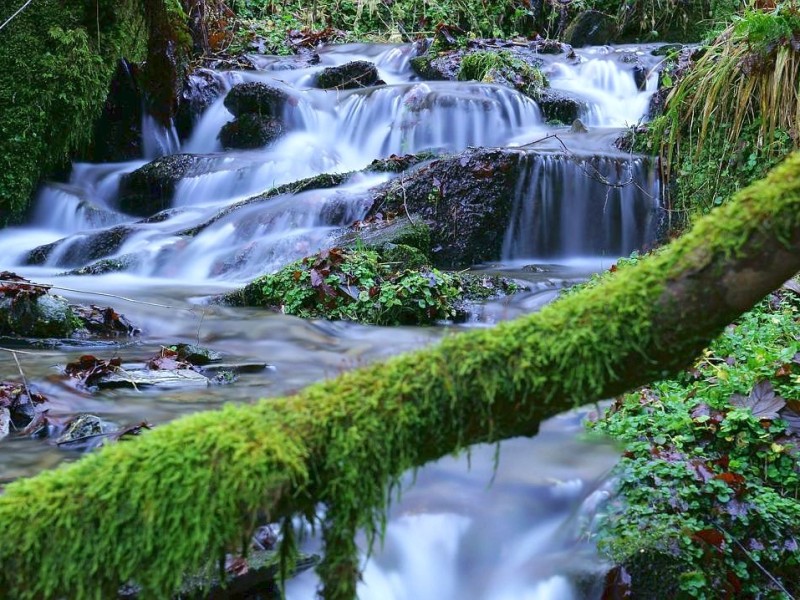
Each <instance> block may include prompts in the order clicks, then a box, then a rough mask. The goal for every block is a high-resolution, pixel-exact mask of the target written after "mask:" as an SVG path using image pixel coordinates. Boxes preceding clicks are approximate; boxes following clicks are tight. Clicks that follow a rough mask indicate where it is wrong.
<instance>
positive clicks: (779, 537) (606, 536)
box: [589, 293, 800, 598]
mask: <svg viewBox="0 0 800 600" xmlns="http://www.w3.org/2000/svg"><path fill="white" fill-rule="evenodd" d="M798 331H800V302H798V299H797V298H794V297H792V296H790V295H789V294H788V293H776V294H773V295H772V296H771V297H770V298H768V299H767V300H765V301H764V302H762V303H761V304H759V305H758V306H757V307H756V308H755V309H754V310H753V311H751V312H749V313H747V314H745V315H744V316H743V317H742V318H741V319H740V320H739V321H737V323H735V324H734V325H731V326H730V327H728V328H727V329H726V330H725V332H724V333H723V334H722V335H721V336H720V337H719V338H718V339H717V340H716V341H714V342H713V343H712V344H711V346H710V347H709V349H708V350H707V351H706V352H705V353H704V354H703V357H702V358H701V359H700V360H699V362H697V363H696V364H695V365H694V366H693V368H691V369H690V370H689V371H688V372H685V373H683V374H682V375H680V376H678V377H677V378H675V379H671V380H666V381H661V382H659V383H656V384H654V385H652V386H648V387H646V388H642V389H641V390H639V391H637V392H635V393H632V394H628V395H626V396H624V397H622V398H619V399H617V400H616V401H615V402H614V404H613V405H612V407H611V409H610V410H609V411H608V412H607V413H606V415H605V416H604V417H603V418H602V419H600V420H599V421H597V422H595V423H591V424H590V425H589V426H590V427H591V428H592V429H594V430H595V431H601V432H603V433H605V434H607V435H610V436H611V437H612V438H614V439H615V440H618V441H620V442H621V443H622V444H623V446H624V454H623V458H622V459H621V461H620V464H619V465H618V467H617V469H616V476H617V489H618V496H617V499H616V500H614V501H613V502H612V503H611V504H610V505H609V506H608V507H607V513H606V515H605V516H604V517H603V518H602V520H601V523H600V530H599V531H600V535H599V543H600V547H601V548H602V549H603V550H604V551H605V552H607V553H608V554H609V555H610V556H611V557H612V558H613V559H614V560H616V561H617V562H619V563H622V564H631V563H632V562H635V561H633V560H632V559H633V557H635V556H637V555H638V554H640V553H643V552H644V553H645V554H647V555H669V556H672V557H673V565H677V566H678V568H677V570H676V573H674V574H673V575H674V577H675V578H676V579H677V580H676V581H675V582H674V584H675V586H676V587H677V588H678V589H680V590H681V593H682V594H683V595H685V596H687V597H696V598H719V597H737V598H739V597H767V598H772V597H775V598H777V597H782V596H781V593H782V592H784V591H785V590H786V589H789V590H794V591H793V593H795V594H796V593H797V592H798V591H800V578H798V576H797V574H796V573H797V569H798V566H800V547H799V546H798V542H800V502H798V495H799V494H800V468H798V456H800V338H799V337H798ZM634 571H635V569H634ZM765 572H766V573H768V574H769V575H765ZM635 577H636V573H635V572H634V581H633V585H634V591H635V589H636V588H635V585H636V581H635ZM782 588H784V589H782Z"/></svg>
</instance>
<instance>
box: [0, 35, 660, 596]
mask: <svg viewBox="0 0 800 600" xmlns="http://www.w3.org/2000/svg"><path fill="white" fill-rule="evenodd" d="M649 50H650V48H635V47H619V48H609V47H603V48H589V49H584V50H582V51H578V53H577V57H576V58H573V59H566V58H564V57H561V56H547V57H542V58H543V59H545V66H544V70H545V71H546V73H547V75H548V77H549V79H550V82H551V86H552V87H553V88H555V89H557V90H561V91H563V92H566V93H570V94H573V95H576V96H578V97H579V98H581V99H582V100H583V102H584V104H585V109H584V112H583V114H582V117H581V118H582V121H583V122H584V123H585V124H586V125H587V126H588V127H589V132H588V133H573V132H570V131H569V128H566V127H558V126H552V125H549V124H547V123H545V122H544V119H543V116H542V111H541V110H540V107H539V106H538V105H537V104H536V102H534V101H533V100H531V99H529V98H527V97H525V96H522V95H521V94H519V93H517V92H516V91H514V90H511V89H508V88H505V87H501V86H497V85H491V84H486V83H477V82H447V81H442V82H424V81H419V80H418V79H417V78H416V77H415V76H414V74H413V72H412V71H411V70H410V68H409V59H410V58H411V57H412V55H413V52H414V49H413V47H412V46H410V45H407V46H366V45H346V46H334V47H327V48H322V49H321V50H320V52H319V53H320V56H321V61H320V63H319V64H318V65H316V66H313V67H305V68H299V69H294V70H286V69H285V68H284V67H285V64H286V63H285V59H280V58H277V57H262V56H260V57H254V59H253V60H254V62H255V63H256V65H257V66H258V69H257V70H254V71H226V72H213V73H210V74H209V76H210V77H213V78H214V79H215V80H216V81H217V82H218V83H219V85H220V86H221V87H222V88H223V89H224V90H229V89H230V88H231V86H233V85H235V84H236V83H241V82H247V81H262V82H266V83H269V84H270V85H274V86H278V87H280V88H282V89H283V90H284V91H286V93H287V94H288V95H289V96H290V98H291V101H290V102H288V103H287V105H286V108H285V114H284V115H283V122H284V124H285V127H286V131H287V133H286V134H285V135H284V136H283V137H281V138H280V139H279V140H278V141H276V142H275V143H274V144H273V145H272V146H270V147H268V148H265V149H261V150H254V151H246V152H245V151H235V152H234V151H228V152H223V151H222V148H221V146H220V144H219V141H218V138H217V136H218V133H219V131H220V128H221V127H222V126H223V125H224V124H225V123H227V122H228V121H230V120H231V119H233V116H232V115H231V114H230V113H229V112H228V111H227V109H226V108H225V107H224V105H223V103H222V98H220V99H218V100H216V101H215V102H214V103H213V104H212V105H211V106H209V107H208V108H207V110H205V112H204V113H203V114H202V116H201V117H200V119H199V120H198V122H196V123H195V124H194V128H193V132H192V134H191V136H190V137H189V138H188V139H186V140H184V141H183V142H180V141H179V139H178V136H177V133H176V132H175V130H174V129H167V130H165V129H164V128H162V127H160V126H158V125H157V124H156V123H155V121H154V120H152V119H151V118H150V117H145V120H144V122H143V124H142V131H143V144H142V147H143V149H144V153H145V156H144V157H142V159H141V160H134V161H130V162H125V163H108V164H87V163H79V164H75V165H74V167H73V169H72V172H71V175H70V178H69V180H68V181H66V182H60V183H52V184H48V185H46V186H44V187H43V188H42V190H41V192H40V194H39V197H38V199H37V200H36V204H35V207H34V209H33V211H32V213H31V218H30V220H29V222H28V223H27V224H26V225H25V226H22V227H13V228H7V229H4V230H0V271H2V270H9V271H15V272H17V273H19V274H21V275H24V276H26V277H28V278H30V279H34V280H36V281H40V282H47V283H52V284H53V285H54V286H56V289H55V290H54V291H55V292H57V293H60V294H62V295H65V296H67V297H68V298H70V299H71V300H74V301H78V302H84V303H88V302H93V303H97V304H104V305H107V304H112V305H114V306H115V307H116V308H117V310H119V311H120V312H123V313H125V315H126V316H127V317H128V318H129V319H130V320H131V321H133V322H134V323H136V324H137V325H139V326H140V327H141V328H142V330H143V335H142V336H141V338H140V339H139V340H138V341H136V342H135V343H133V344H130V345H123V346H114V347H99V348H98V347H94V348H91V352H93V353H94V354H96V355H98V356H100V357H104V358H109V357H110V356H112V355H115V354H118V355H120V356H121V357H122V358H123V360H124V362H125V363H141V362H144V361H145V360H146V359H147V358H148V357H149V356H152V355H153V354H154V353H155V352H156V351H158V349H159V348H160V347H161V345H168V344H173V343H177V342H199V343H200V344H203V345H207V346H209V347H211V348H214V349H216V350H218V351H220V352H222V353H223V354H224V355H225V358H226V359H228V360H231V361H238V362H266V363H269V365H270V366H269V368H267V369H266V370H264V371H263V372H260V373H251V374H243V375H241V376H240V378H239V380H238V381H237V382H236V383H234V384H233V385H228V386H212V387H209V388H208V389H203V390H202V391H198V389H197V388H193V389H180V388H178V389H168V390H164V389H161V390H145V389H141V390H131V389H116V390H109V391H103V392H101V393H94V394H92V393H88V392H87V391H85V390H82V389H80V388H78V387H76V386H75V385H74V384H72V383H71V382H70V381H69V380H67V379H66V378H65V376H64V375H63V374H62V370H63V365H64V364H65V363H67V362H69V361H71V360H74V359H75V358H76V357H77V356H78V355H80V354H82V353H84V352H86V349H85V348H82V347H75V346H73V347H70V346H58V347H55V348H52V349H45V350H36V351H32V352H31V353H29V354H18V355H17V358H18V359H19V361H20V368H21V369H22V371H24V374H25V376H26V378H27V380H28V381H29V382H30V383H32V384H34V385H35V386H36V387H38V388H39V389H40V391H41V392H42V393H44V394H45V395H46V396H48V397H49V398H50V399H51V404H50V414H51V415H52V416H54V417H59V416H67V415H73V414H75V413H79V412H88V413H92V414H96V415H98V416H100V417H102V418H103V419H105V420H108V421H110V422H113V423H116V424H119V425H129V424H133V423H137V422H140V421H143V420H145V421H149V422H151V423H160V422H164V421H167V420H169V419H172V418H175V417H177V416H180V415H181V414H185V413H188V412H192V411H197V410H202V409H207V408H214V407H217V406H219V405H220V404H221V403H223V402H230V401H232V402H249V401H252V400H254V399H256V398H259V397H265V396H267V397H269V396H277V395H281V394H287V393H291V392H293V391H295V390H298V389H300V388H302V387H303V386H305V385H307V384H309V383H311V382H313V381H317V380H319V379H321V378H325V377H332V376H335V375H336V374H338V373H340V372H342V371H343V370H346V369H350V368H353V367H357V366H359V365H362V364H366V363H368V362H371V361H374V360H376V359H380V358H382V357H386V356H388V355H390V354H394V353H398V352H402V351H406V350H410V349H414V348H418V347H420V346H423V345H425V344H430V343H434V342H435V341H436V340H438V339H440V338H441V337H442V336H443V335H447V334H449V333H451V332H453V331H460V330H463V329H468V328H470V327H480V326H486V325H490V324H492V323H495V322H497V321H499V320H503V319H508V318H513V317H515V316H518V315H520V314H524V313H527V312H530V311H533V310H536V309H537V308H539V307H540V306H541V305H543V304H544V303H546V302H548V301H550V300H552V299H553V298H554V297H555V295H556V294H557V292H558V290H559V289H560V288H562V287H563V286H565V285H569V284H571V283H573V282H575V281H579V280H582V279H584V278H585V277H587V276H588V275H589V274H590V273H591V272H593V271H596V270H598V269H602V268H606V267H608V266H610V265H611V264H612V263H613V262H614V260H615V259H616V258H617V257H619V256H622V255H626V254H628V253H630V252H631V251H633V250H637V249H641V248H643V247H646V246H647V245H648V244H650V243H652V242H653V240H654V238H655V235H656V230H657V226H658V206H659V189H658V185H657V184H656V183H655V181H656V178H655V176H654V165H653V164H652V162H651V161H649V159H646V158H643V157H636V156H629V155H625V154H624V153H621V152H619V151H618V150H615V149H614V147H613V146H612V143H611V142H612V141H613V139H614V138H615V137H616V136H617V135H618V134H619V133H620V131H621V128H623V127H625V126H626V125H630V124H633V123H635V122H636V121H638V120H640V119H642V118H643V117H644V115H645V112H646V108H647V103H648V101H649V98H650V96H651V94H652V93H653V91H654V90H655V85H656V79H657V76H656V75H655V74H653V73H649V74H648V76H647V77H646V78H645V79H644V80H640V81H639V85H637V82H636V79H635V77H634V71H633V67H632V66H631V63H630V59H631V58H636V60H638V61H639V63H640V64H643V65H644V66H645V72H646V73H647V70H648V69H652V68H653V67H654V66H655V65H656V63H657V62H658V59H657V58H656V57H653V56H651V55H650V53H649ZM358 59H364V60H370V61H372V62H374V63H376V64H377V65H378V68H379V71H380V77H381V79H383V81H384V82H386V85H381V86H378V87H374V88H368V89H362V90H354V91H345V92H333V91H322V90H317V89H314V88H313V83H314V79H315V76H316V74H317V73H318V72H319V70H320V69H322V68H323V67H325V66H330V65H338V64H343V63H345V62H348V61H351V60H358ZM468 146H513V147H521V148H523V149H524V150H525V153H524V155H523V157H522V158H521V159H520V160H521V161H522V164H521V169H520V173H521V175H520V177H519V179H518V182H517V188H516V194H515V198H514V205H513V210H512V218H511V220H510V222H509V223H508V225H507V233H506V236H505V241H504V244H503V249H502V253H501V255H498V256H497V261H496V262H495V263H492V264H491V265H479V266H476V267H477V268H480V269H485V270H488V271H490V272H500V273H503V274H505V275H508V276H512V277H517V278H521V279H525V280H527V281H528V283H529V285H530V288H531V290H530V291H529V292H525V293H522V294H518V295H516V296H514V297H512V298H509V299H504V300H501V301H494V302H489V303H487V304H485V305H480V306H476V307H475V311H474V312H475V316H474V318H473V320H472V321H471V322H470V323H467V324H463V325H458V326H456V325H452V324H451V325H447V324H443V325H442V326H437V327H429V328H411V327H401V328H394V329H391V331H390V330H389V329H387V328H380V327H367V326H361V325H356V324H352V323H331V322H325V321H308V322H305V321H301V320H299V319H296V318H292V317H287V316H284V315H280V314H275V313H271V312H265V311H261V310H255V309H247V308H232V307H223V306H218V305H209V304H206V303H205V302H204V300H205V299H206V298H207V297H208V296H210V295H212V294H217V293H220V292H224V291H228V290H231V289H234V288H235V287H238V286H240V285H241V284H242V283H244V282H245V281H247V280H248V279H251V278H253V277H255V276H257V275H259V274H262V273H265V272H270V271H274V270H276V269H277V268H279V267H280V266H282V265H284V264H287V263H288V262H290V261H291V260H294V259H297V258H300V257H302V256H305V255H308V254H309V253H311V252H314V251H316V250H317V249H319V248H323V247H325V246H326V244H329V243H330V240H331V239H332V238H331V236H332V235H333V234H335V232H337V231H340V230H341V228H342V227H346V226H347V225H349V224H350V223H352V222H354V221H356V220H359V219H362V218H363V217H364V216H365V214H366V211H367V209H368V202H366V195H365V191H366V190H367V189H368V188H369V187H371V186H374V185H376V184H377V183H380V182H382V181H385V180H387V179H388V178H389V177H391V175H389V174H371V175H357V176H354V177H352V178H350V179H349V180H348V181H347V182H346V183H345V184H343V185H342V186H339V187H337V188H331V189H328V190H315V191H309V192H304V193H300V194H296V195H291V194H286V195H283V196H278V197H276V198H274V199H273V200H271V201H270V202H269V203H266V204H265V203H261V204H258V205H252V206H245V207H243V208H240V209H238V210H232V211H228V212H227V213H226V214H225V215H224V216H223V217H222V218H218V219H216V220H214V222H213V224H211V225H209V226H207V227H205V228H204V229H203V230H202V232H201V233H199V234H198V235H197V236H195V237H193V238H186V237H185V236H182V235H180V234H181V232H183V231H185V230H187V229H191V228H193V227H196V226H197V225H199V224H203V223H207V222H209V220H211V219H212V218H214V217H215V215H217V214H219V213H220V211H222V210H223V209H224V208H225V207H229V206H231V205H233V204H234V203H236V202H237V201H239V200H241V199H244V198H247V197H249V196H251V195H254V194H257V193H260V192H264V191H265V190H268V189H270V188H272V187H274V186H276V185H280V184H283V183H288V182H293V181H296V180H298V179H301V178H304V177H308V176H311V175H316V174H319V173H326V172H345V171H352V170H358V169H362V168H363V167H365V166H366V165H368V164H369V163H370V162H371V161H372V160H374V159H376V158H381V157H388V156H390V155H392V154H405V153H413V152H418V151H421V150H428V149H436V150H439V151H443V152H458V151H461V150H463V149H465V148H467V147H468ZM565 149H566V150H567V152H566V153H565ZM176 152H184V153H195V154H200V155H203V156H202V158H201V159H200V165H201V167H200V168H198V169H196V170H194V171H193V172H192V173H191V175H190V176H187V177H186V178H184V179H183V180H181V181H180V182H179V183H178V185H177V187H176V190H175V194H174V198H173V200H172V208H171V209H170V210H168V211H166V212H165V213H163V214H162V215H160V216H159V218H156V219H147V220H140V219H138V218H135V217H131V216H129V215H125V214H123V213H122V212H120V211H119V210H118V206H119V198H118V187H119V182H120V178H121V177H122V176H123V175H124V174H126V173H130V172H131V171H133V170H135V169H137V168H139V167H141V166H142V165H144V164H146V163H147V162H148V161H149V160H151V159H153V158H155V157H157V156H160V155H164V154H172V153H176ZM98 236H100V237H101V238H102V239H114V240H117V241H118V243H115V244H112V245H110V246H104V247H105V248H106V250H105V251H104V252H103V253H99V254H98V251H97V247H98V244H97V239H98ZM48 244H49V245H50V246H48V250H47V252H44V253H41V252H40V253H39V256H40V257H41V258H40V259H39V260H32V259H31V252H32V251H34V250H36V249H37V248H40V247H42V246H44V245H48ZM105 256H107V257H126V258H127V260H128V264H129V265H130V266H129V268H128V269H127V270H126V271H124V272H121V273H115V274H106V275H101V276H89V277H87V276H76V275H63V273H64V271H66V270H68V269H72V268H75V267H82V266H85V265H87V264H89V263H91V262H93V261H94V260H96V259H97V258H101V257H105ZM531 265H537V266H535V267H533V268H532V267H531ZM103 294H113V296H114V297H111V298H109V297H107V296H104V295H103ZM123 298H126V299H123ZM127 299H130V301H129V300H127ZM390 336H391V337H390ZM389 337H390V339H391V340H392V344H391V345H389V344H386V340H387V339H389ZM20 368H18V367H17V364H16V362H15V360H14V357H13V356H12V355H11V354H9V353H7V352H0V379H14V378H17V377H18V376H19V370H20ZM580 429H581V427H580V414H579V413H570V414H568V415H565V416H563V417H559V418H557V419H554V420H551V421H550V422H548V423H546V424H545V425H544V426H543V428H542V433H540V434H539V435H538V436H536V437H535V438H533V439H525V440H522V439H518V440H510V441H508V442H504V443H503V444H501V445H500V446H499V458H500V460H499V463H498V466H497V468H496V469H495V463H494V457H495V452H496V449H495V448H494V447H492V448H488V447H478V448H474V449H473V450H472V452H471V457H470V460H467V458H466V457H450V458H446V459H443V460H441V461H438V462H436V463H435V464H432V465H429V466H426V467H425V468H423V469H421V470H420V471H419V472H418V473H417V475H416V477H415V478H414V481H413V484H412V482H411V480H410V479H409V482H408V486H407V490H406V492H405V493H404V494H403V496H402V498H401V499H400V500H399V501H398V502H396V503H395V505H394V506H393V507H392V509H391V519H390V521H389V525H388V528H387V534H386V540H385V542H384V544H383V546H382V547H381V548H376V549H375V553H374V555H373V557H372V558H370V559H369V560H366V559H365V564H364V566H365V570H364V581H363V584H362V585H361V588H360V597H361V598H362V600H364V599H375V600H378V599H382V600H383V599H385V600H402V599H406V598H408V599H410V598H414V599H415V600H422V599H427V598H431V599H433V598H436V599H447V598H475V599H486V600H505V599H511V598H515V599H522V598H525V599H549V598H552V599H562V598H572V597H574V598H582V597H594V596H596V595H597V593H598V590H597V586H596V585H595V583H596V580H594V579H592V577H591V576H589V577H588V579H587V573H589V574H595V575H596V574H597V573H601V572H602V565H601V564H600V563H599V560H598V559H597V557H596V556H595V554H594V550H593V546H592V544H591V543H590V542H589V541H587V540H586V539H585V535H583V533H584V532H585V531H586V525H587V523H588V522H590V521H591V519H592V515H593V510H594V507H595V506H596V504H597V502H598V501H599V499H600V498H601V497H602V496H603V495H604V494H605V493H606V492H605V488H604V485H605V484H604V477H605V476H606V474H607V471H608V469H609V468H610V467H611V466H612V465H613V463H614V461H615V459H616V454H615V452H614V451H613V449H610V448H608V447H606V446H602V445H593V446H589V445H587V443H584V442H581V441H579V432H580ZM77 457H78V454H77V453H71V452H70V451H68V450H66V449H64V448H58V447H56V446H55V445H51V444H48V443H46V442H43V441H41V440H14V441H4V442H0V482H2V481H7V480H11V479H13V478H16V477H20V476H26V475H31V474H33V473H36V472H38V471H40V470H42V469H45V468H50V467H52V466H54V465H55V464H57V463H59V462H62V461H68V460H73V459H75V458H77ZM315 545H318V541H317V540H314V539H313V538H312V539H310V540H309V541H308V547H309V549H314V548H315ZM593 581H594V582H595V583H592V582H593ZM315 586H316V581H315V579H314V576H313V574H311V573H308V574H304V575H303V576H301V577H299V578H298V579H297V580H296V581H293V582H292V583H291V585H290V588H289V596H290V598H292V599H293V600H306V599H309V598H311V597H313V593H314V592H313V591H314V589H315Z"/></svg>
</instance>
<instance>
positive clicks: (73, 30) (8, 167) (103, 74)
mask: <svg viewBox="0 0 800 600" xmlns="http://www.w3.org/2000/svg"><path fill="white" fill-rule="evenodd" d="M145 15H147V16H148V19H147V21H145V18H144V16H145ZM159 15H162V16H163V15H165V16H163V19H166V20H167V22H168V25H165V24H164V22H163V21H162V20H160V19H161V17H159ZM181 15H182V12H181V11H180V5H179V3H178V1H177V0H163V1H162V0H124V1H122V2H112V1H111V0H98V1H97V2H82V1H81V0H67V1H61V0H40V1H37V2H33V3H31V4H30V5H28V7H27V8H25V10H24V11H23V12H21V13H20V14H19V16H17V17H16V18H15V19H13V20H12V21H11V22H10V23H9V24H8V25H7V26H6V27H5V28H4V29H3V31H2V44H0V226H1V225H3V224H5V223H9V222H14V221H18V220H19V219H20V218H21V216H22V214H23V212H24V211H25V209H26V208H27V206H28V202H29V200H30V197H31V194H32V193H33V191H34V190H35V188H36V186H37V184H38V182H39V179H40V177H42V176H47V175H49V174H51V173H53V172H54V171H55V170H57V169H59V168H61V167H63V166H65V165H67V164H68V162H69V159H70V157H71V155H72V153H73V152H74V151H75V150H77V149H79V148H82V147H85V146H86V145H87V144H88V143H89V142H90V141H91V133H92V125H93V122H94V120H95V119H96V118H97V117H98V116H99V114H100V110H101V109H102V106H103V102H104V101H105V98H106V94H107V92H108V86H109V83H110V81H111V77H112V75H113V73H114V69H115V67H116V64H117V59H119V58H121V57H123V56H124V57H127V58H129V59H131V60H134V61H138V60H142V59H143V58H144V57H145V51H146V49H147V45H148V37H149V39H150V45H151V47H152V46H154V45H156V44H155V43H154V42H153V40H156V39H159V40H160V39H162V38H163V40H164V43H166V42H168V41H170V40H172V41H173V42H174V41H175V40H177V41H178V42H179V43H185V42H186V39H184V37H185V35H186V34H185V33H182V32H184V31H185V26H184V20H183V19H184V17H182V16H181ZM157 24H160V25H157ZM166 29H169V30H170V31H171V32H172V34H171V37H165V35H166V34H165V30H166ZM181 36H184V37H181ZM179 52H180V46H173V53H174V54H179Z"/></svg>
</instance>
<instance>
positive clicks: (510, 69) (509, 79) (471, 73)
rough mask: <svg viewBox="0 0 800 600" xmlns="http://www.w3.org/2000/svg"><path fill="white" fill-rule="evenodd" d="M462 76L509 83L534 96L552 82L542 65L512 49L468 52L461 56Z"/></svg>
mask: <svg viewBox="0 0 800 600" xmlns="http://www.w3.org/2000/svg"><path fill="white" fill-rule="evenodd" d="M458 79H460V80H475V81H483V82H486V83H501V84H507V85H510V86H511V87H514V88H515V89H517V90H518V91H520V92H522V93H523V94H525V95H526V96H530V97H531V98H534V99H535V98H538V97H539V94H540V93H541V91H542V90H543V89H544V88H546V87H547V86H548V82H547V77H545V75H544V73H542V71H541V70H540V69H538V68H537V67H535V66H533V65H531V64H529V63H527V62H525V61H524V60H522V59H521V58H519V57H516V56H514V54H513V53H512V52H510V51H508V50H498V51H492V50H481V51H478V52H471V53H470V54H467V55H466V56H464V58H463V59H462V60H461V66H460V69H459V72H458Z"/></svg>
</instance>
